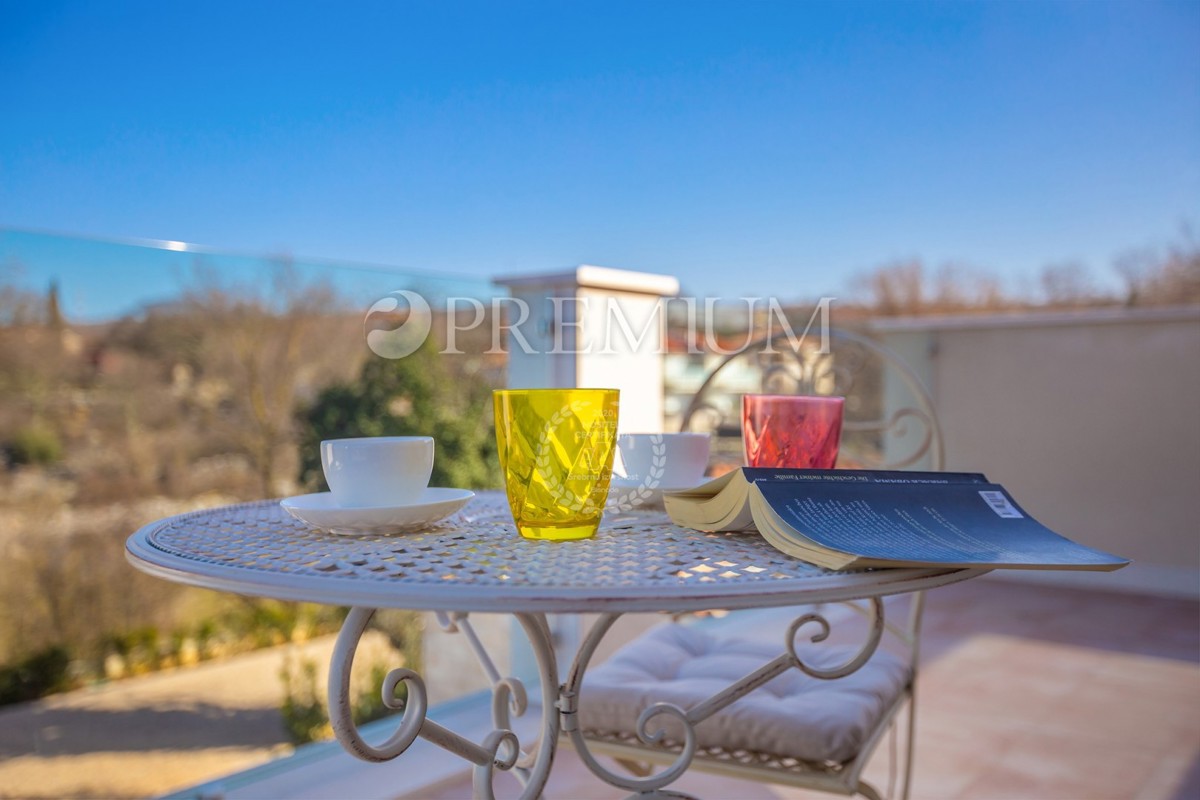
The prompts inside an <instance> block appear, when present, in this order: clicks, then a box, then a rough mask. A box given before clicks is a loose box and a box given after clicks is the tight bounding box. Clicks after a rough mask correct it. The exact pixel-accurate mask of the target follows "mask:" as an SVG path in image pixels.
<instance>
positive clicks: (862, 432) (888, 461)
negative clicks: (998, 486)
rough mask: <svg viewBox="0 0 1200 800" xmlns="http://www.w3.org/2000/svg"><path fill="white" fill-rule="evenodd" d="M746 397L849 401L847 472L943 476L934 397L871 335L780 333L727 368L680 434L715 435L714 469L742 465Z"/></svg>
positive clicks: (711, 380) (707, 381) (711, 382)
mask: <svg viewBox="0 0 1200 800" xmlns="http://www.w3.org/2000/svg"><path fill="white" fill-rule="evenodd" d="M746 391H758V392H762V393H765V394H810V395H837V396H842V397H845V398H846V406H845V420H844V422H843V427H842V444H841V449H840V454H839V457H838V466H839V467H843V468H864V469H928V470H940V469H942V468H943V461H944V451H943V445H942V433H941V429H940V428H939V426H938V422H937V416H936V414H935V413H934V408H933V401H932V400H931V399H930V397H929V393H928V392H927V391H926V389H925V387H924V385H923V384H922V382H921V380H920V378H919V377H918V376H917V374H916V373H915V372H914V371H913V370H912V369H911V368H910V367H909V366H908V364H906V363H905V362H904V360H903V359H902V358H901V357H900V356H899V355H897V354H896V353H894V352H893V351H891V350H890V349H888V348H886V347H884V346H883V345H881V344H879V343H878V342H876V341H875V340H873V339H871V338H870V337H868V336H866V335H864V334H861V333H857V332H854V331H848V330H845V329H837V328H831V329H829V331H828V336H827V337H821V339H820V340H818V339H816V338H815V337H813V338H810V337H803V338H801V339H800V340H798V341H797V340H795V339H794V338H792V337H791V336H789V335H786V334H784V333H780V334H778V335H776V336H773V337H770V338H764V339H761V340H759V341H757V342H754V343H752V344H750V345H749V346H748V347H745V348H743V349H741V350H739V351H738V352H736V353H733V354H732V355H729V356H727V357H725V358H724V359H723V360H722V361H720V362H719V363H718V364H717V365H716V366H715V367H714V368H713V369H712V370H711V371H710V372H709V373H708V374H707V376H706V377H705V378H704V381H703V383H702V384H701V385H700V387H699V389H697V391H696V392H695V394H694V395H693V396H692V399H691V402H690V404H689V405H688V406H687V408H686V409H685V410H684V412H683V415H682V417H681V422H680V430H683V431H710V432H711V433H712V434H713V461H714V464H713V466H714V467H716V466H718V465H724V466H729V465H740V464H741V463H742V460H741V459H742V450H741V394H743V393H745V392H746Z"/></svg>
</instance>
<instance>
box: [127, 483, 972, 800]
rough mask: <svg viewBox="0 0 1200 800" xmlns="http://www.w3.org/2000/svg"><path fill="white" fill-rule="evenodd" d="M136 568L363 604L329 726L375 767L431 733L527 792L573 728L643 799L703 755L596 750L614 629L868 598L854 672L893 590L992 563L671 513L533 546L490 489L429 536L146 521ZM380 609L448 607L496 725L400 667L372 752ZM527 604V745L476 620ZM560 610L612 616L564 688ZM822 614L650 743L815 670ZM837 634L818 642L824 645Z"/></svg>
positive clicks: (216, 585)
mask: <svg viewBox="0 0 1200 800" xmlns="http://www.w3.org/2000/svg"><path fill="white" fill-rule="evenodd" d="M126 554H127V556H128V558H129V560H130V562H131V563H132V564H133V565H134V566H135V567H137V568H138V569H141V570H143V571H145V572H148V573H150V574H152V575H156V576H158V577H161V578H165V579H167V580H171V581H176V582H179V583H185V584H190V585H194V586H201V587H205V588H209V589H218V590H223V591H228V592H234V593H238V594H249V595H259V596H264V597H273V598H278V599H282V600H301V601H307V602H318V603H328V604H332V605H345V606H351V607H352V609H351V611H350V614H349V615H348V617H347V618H346V621H345V623H344V625H343V627H342V631H341V633H340V635H339V637H338V642H337V646H336V647H335V649H334V653H333V657H332V661H331V665H330V673H329V707H330V720H331V722H332V725H333V728H334V731H335V732H336V734H337V737H338V739H339V740H340V741H341V743H342V745H343V746H344V747H345V748H346V750H348V751H349V752H350V753H352V754H354V755H355V756H358V757H359V758H362V759H364V760H368V761H386V760H390V759H392V758H396V757H397V756H399V755H400V754H401V753H403V752H404V751H405V750H406V749H407V748H408V747H409V745H411V744H412V742H413V741H414V740H415V739H416V737H417V736H420V737H422V738H424V739H427V740H429V741H431V742H433V743H434V744H436V745H438V746H440V747H442V748H444V749H446V750H449V751H451V752H453V753H455V754H457V755H459V756H461V757H463V758H465V759H467V760H468V761H470V762H471V763H472V764H474V793H475V795H476V796H477V797H491V796H492V775H493V772H494V770H496V769H500V770H512V771H513V772H514V774H516V775H517V777H518V778H519V779H520V780H521V782H522V783H523V784H524V792H523V794H522V797H525V798H534V797H538V796H539V795H540V794H541V790H542V787H543V786H544V785H545V782H546V779H547V777H548V775H549V771H550V767H551V764H552V762H553V760H554V753H555V749H556V746H557V743H558V738H559V736H560V734H566V735H567V736H569V737H570V738H571V742H572V745H573V746H574V747H575V748H576V749H577V750H578V752H579V754H580V756H581V758H582V759H583V761H584V763H585V764H587V766H588V768H589V769H591V770H592V771H593V772H594V773H595V774H596V775H597V776H598V777H600V778H601V779H603V780H605V781H607V782H609V783H611V784H613V785H615V786H618V787H621V788H624V789H627V790H629V791H631V792H634V793H642V794H646V795H653V794H655V793H657V794H659V795H664V794H669V793H667V792H662V791H661V790H662V789H663V787H665V786H667V785H668V784H669V783H671V782H672V781H674V780H675V779H677V778H678V777H679V776H680V775H682V774H683V772H684V771H685V770H686V769H687V767H688V764H689V762H690V761H691V758H692V756H693V755H694V752H692V750H694V748H684V750H683V752H681V753H680V755H679V758H678V759H677V760H676V761H675V762H674V763H673V764H671V765H670V766H669V767H668V768H667V769H665V770H664V771H662V772H660V773H658V774H657V775H653V776H650V777H647V778H633V777H629V776H624V775H619V774H616V773H613V772H611V771H609V770H607V769H606V768H604V767H603V766H602V765H600V764H599V763H598V762H597V761H596V760H595V759H594V758H592V757H591V755H590V753H589V752H588V749H587V744H586V742H585V741H584V739H583V736H582V733H581V732H580V731H579V729H578V725H577V718H576V712H577V709H578V703H579V698H580V694H581V690H582V687H583V679H584V675H585V673H586V671H587V667H588V662H589V660H590V659H591V656H592V654H593V653H594V652H595V649H596V646H597V645H598V644H599V642H600V640H601V639H602V638H603V637H604V635H605V633H606V632H607V631H608V630H609V628H611V626H612V625H613V623H614V622H615V621H616V620H617V619H618V618H619V617H620V616H621V615H622V614H624V613H626V612H685V611H698V610H704V609H714V608H721V609H743V608H765V607H775V606H787V605H799V604H817V603H826V602H836V601H842V600H862V599H865V600H869V601H871V603H872V606H873V611H874V618H873V625H872V630H871V633H870V635H869V636H868V639H867V641H866V642H865V643H864V644H863V646H862V648H861V650H860V651H859V652H858V653H857V655H855V657H854V658H852V659H851V660H850V661H848V662H846V664H844V665H842V667H841V668H839V669H838V670H834V671H825V672H823V673H822V674H819V675H817V676H818V677H839V676H841V675H845V674H849V673H850V672H853V671H854V670H856V669H858V667H860V666H861V665H862V664H863V663H865V662H866V660H867V659H868V658H869V657H870V656H871V654H872V653H873V652H874V651H875V648H876V646H877V645H878V643H879V638H880V635H881V633H882V630H883V608H882V603H881V601H880V598H882V597H884V596H887V595H893V594H902V593H907V592H914V591H921V590H924V589H930V588H934V587H937V586H942V585H945V584H949V583H955V582H957V581H961V580H965V579H967V578H971V577H974V576H976V575H979V574H981V573H982V572H983V571H981V570H951V569H889V570H864V571H856V572H829V571H826V570H823V569H820V568H818V567H815V566H812V565H811V564H807V563H805V562H802V561H798V560H796V559H793V558H791V557H789V556H787V555H784V554H783V553H781V552H779V551H778V550H776V549H775V548H773V547H772V546H771V545H769V544H768V543H767V542H765V541H764V540H763V539H762V538H761V537H759V536H758V535H757V534H754V533H743V534H724V533H722V534H714V533H703V532H700V531H694V530H690V529H687V528H681V527H678V526H676V525H674V524H673V523H672V522H671V521H670V519H669V518H668V517H666V516H665V515H664V514H663V513H661V512H652V511H635V512H619V513H616V514H606V517H605V520H604V522H603V523H602V524H601V526H600V530H599V531H598V532H597V534H596V536H595V537H593V538H591V539H585V540H580V541H573V542H549V541H533V540H527V539H523V538H522V537H521V536H520V535H518V534H517V532H516V530H515V528H514V526H513V524H512V518H511V516H510V515H509V512H508V507H507V505H506V502H505V499H504V496H503V495H502V494H500V493H492V492H486V493H482V494H480V495H479V496H477V497H476V498H475V499H473V500H472V501H471V503H469V504H468V505H467V506H466V507H465V508H464V509H463V510H462V511H460V512H459V513H457V514H455V515H454V516H452V517H450V518H448V519H446V520H443V521H442V522H440V523H438V524H436V525H433V526H431V527H430V528H429V529H428V530H426V531H424V532H421V533H409V534H403V535H379V536H339V535H334V534H329V533H325V532H322V531H319V530H314V529H312V528H310V527H308V526H306V525H304V524H303V523H301V522H298V521H297V520H295V519H293V518H292V517H291V516H289V515H288V514H287V513H286V512H284V511H283V509H281V508H280V507H279V504H278V503H277V502H274V501H262V502H257V503H247V504H242V505H235V506H227V507H224V508H217V509H211V510H207V511H197V512H192V513H188V514H181V515H179V516H175V517H170V518H167V519H164V520H160V521H158V522H155V523H152V524H150V525H147V526H145V527H144V528H142V529H141V530H139V531H138V532H137V533H135V534H133V536H131V537H130V538H129V540H128V542H127V543H126ZM379 608H404V609H418V610H430V611H435V612H438V619H439V622H440V623H441V624H442V626H443V627H444V628H446V629H447V630H459V631H461V632H463V633H464V634H465V635H466V637H467V639H468V641H469V642H470V643H471V646H472V648H473V649H474V650H475V652H476V655H477V656H478V657H479V658H480V661H481V663H482V664H483V666H484V669H485V671H486V672H487V674H488V675H489V677H490V678H491V680H492V684H493V703H492V716H493V723H494V727H495V729H494V730H493V731H492V733H490V734H489V735H488V736H487V737H485V739H484V741H482V742H473V741H470V740H468V739H466V738H465V737H462V736H460V735H458V734H456V733H454V732H453V731H450V730H448V729H446V728H444V727H442V726H440V725H438V724H437V723H436V722H434V721H433V720H432V719H429V718H428V717H427V710H428V703H427V695H426V691H425V684H424V681H423V679H422V678H421V676H420V675H419V674H417V673H416V672H414V671H413V670H410V669H394V670H392V671H391V672H390V673H388V675H387V678H386V679H385V681H384V686H383V694H384V700H385V702H386V703H389V704H392V706H393V707H395V701H394V699H393V698H394V696H395V689H396V687H397V686H398V685H399V684H400V683H401V682H404V683H405V684H407V689H408V699H407V702H406V703H405V704H404V709H403V715H402V716H401V720H400V723H399V725H398V727H397V729H396V730H395V732H394V733H393V734H392V735H391V737H390V738H388V740H387V741H385V742H383V743H382V744H380V745H378V746H373V745H371V744H368V743H367V742H365V741H364V740H363V738H362V737H361V736H360V735H359V732H358V730H357V728H356V726H355V725H354V723H353V721H352V720H351V717H350V668H351V665H352V663H353V658H354V653H355V651H356V649H357V647H358V642H359V639H360V637H361V636H362V634H363V632H364V630H365V629H366V626H367V624H368V623H369V621H370V619H371V617H372V616H373V614H374V613H375V610H376V609H379ZM475 611H477V612H496V611H504V612H511V613H512V614H513V615H514V616H515V617H516V619H517V620H518V621H519V622H520V624H521V627H522V628H523V629H524V632H525V635H526V636H527V637H528V639H529V642H530V645H531V647H532V650H533V653H534V656H535V658H536V661H537V667H538V673H539V678H540V691H541V697H542V702H541V709H542V720H541V723H542V724H541V726H540V735H539V736H538V738H537V739H536V740H535V741H534V742H531V743H529V744H526V745H522V743H521V742H520V741H519V739H518V737H517V735H516V734H515V733H514V732H513V731H512V726H511V724H510V722H511V717H510V713H511V714H517V715H520V714H522V713H524V711H525V708H526V702H527V698H526V692H525V687H524V686H523V684H522V683H521V681H519V680H517V679H516V678H512V677H502V676H500V675H499V673H498V671H497V670H496V669H495V667H494V665H493V664H492V662H491V659H490V658H489V657H488V655H487V653H486V651H484V649H483V648H482V646H481V645H480V644H479V641H478V638H477V637H476V636H475V635H474V632H473V630H472V629H471V627H470V621H469V619H468V614H469V613H470V612H475ZM550 613H599V614H600V617H599V618H598V619H597V621H596V623H595V624H594V625H593V626H592V628H591V629H590V630H589V631H588V632H587V633H586V634H585V636H584V638H583V641H582V643H581V644H580V647H579V650H578V652H577V653H576V654H575V657H574V659H573V661H572V664H571V668H570V670H569V672H568V674H567V678H566V679H565V681H563V682H561V683H560V681H559V678H558V675H559V673H558V665H557V663H556V658H555V653H554V648H553V643H552V637H551V632H550V627H549V624H548V622H547V619H546V615H547V614H550ZM814 622H815V623H816V624H818V625H819V626H821V627H822V628H823V631H824V633H825V634H827V633H828V632H829V623H828V622H827V621H826V620H825V619H824V618H823V617H821V616H820V615H818V614H805V615H804V616H802V617H800V618H798V619H797V620H796V621H794V622H793V623H792V625H791V627H790V629H789V630H788V633H787V638H786V640H785V646H784V649H785V652H784V653H783V654H782V655H781V656H780V658H778V659H775V661H772V662H771V663H770V664H767V665H765V666H764V667H763V668H762V669H760V670H758V671H756V672H755V673H753V674H751V675H748V676H746V677H745V678H743V679H742V680H741V681H738V682H736V683H735V684H734V685H732V686H730V687H728V688H727V689H726V690H724V691H722V692H720V693H719V694H717V695H715V696H714V697H712V698H710V699H709V700H708V701H706V702H705V703H703V704H701V706H702V708H699V709H692V710H690V711H685V710H684V709H679V708H677V707H675V706H670V705H668V704H658V705H656V706H653V707H651V709H647V713H646V714H643V718H642V719H641V720H639V724H638V728H639V736H643V735H644V736H645V737H646V738H647V740H649V739H652V738H654V732H653V731H652V730H651V729H650V725H649V723H650V720H651V718H653V717H655V716H658V715H659V714H670V715H672V716H675V717H676V718H678V719H679V720H681V721H682V722H683V723H684V725H685V726H687V727H689V728H690V727H691V726H694V725H695V724H697V723H699V722H700V721H702V720H703V719H706V718H707V717H709V716H711V715H712V714H715V713H716V712H717V711H719V710H721V709H722V708H724V707H726V706H728V705H729V704H731V703H733V702H734V701H736V700H737V699H738V698H740V697H742V696H744V695H745V694H747V693H748V692H750V691H753V690H754V689H755V688H757V687H758V686H761V685H762V684H764V683H766V682H767V681H769V680H771V678H773V677H775V676H776V675H778V674H781V673H782V672H783V671H786V670H787V669H791V668H793V667H794V668H799V669H802V670H805V671H806V672H809V674H814V672H813V671H812V669H811V668H809V667H807V666H806V665H805V664H804V663H803V662H802V661H801V659H800V658H799V657H798V656H797V655H796V650H795V646H794V640H795V637H796V635H797V633H798V632H799V629H800V627H802V626H804V625H806V624H808V623H814ZM820 638H823V637H822V634H817V635H816V636H814V637H813V640H814V641H817V640H819V639H820Z"/></svg>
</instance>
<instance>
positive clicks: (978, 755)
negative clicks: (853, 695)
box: [410, 577, 1200, 800]
mask: <svg viewBox="0 0 1200 800" xmlns="http://www.w3.org/2000/svg"><path fill="white" fill-rule="evenodd" d="M923 647H924V650H923V653H924V659H923V661H924V667H923V672H922V676H921V682H920V686H919V694H920V700H919V714H918V738H917V748H918V749H917V768H916V775H915V779H914V790H913V797H914V798H915V799H916V800H949V799H950V798H963V799H964V800H965V799H966V798H971V800H989V799H991V798H995V799H997V800H999V798H1012V799H1013V800H1017V799H1018V798H1019V799H1020V800H1032V799H1037V800H1100V799H1101V798H1113V800H1134V799H1135V798H1136V800H1194V798H1197V797H1200V606H1198V605H1197V603H1195V602H1191V601H1187V600H1176V599H1166V598H1159V597H1148V596H1141V595H1129V594H1116V593H1108V592H1095V591H1086V590H1079V589H1062V588H1053V587H1046V586H1041V585H1031V584H1026V583H1017V582H1010V581H1004V580H1000V579H994V578H990V577H988V578H984V579H980V580H976V581H973V582H969V583H966V584H959V585H955V586H950V587H946V588H943V589H939V590H936V591H934V592H932V593H930V595H929V604H928V607H927V614H926V627H925V636H924V644H923ZM886 750H887V742H886V741H885V742H884V743H883V744H882V745H881V747H880V750H879V751H878V752H877V753H876V756H875V760H874V761H873V763H872V764H871V766H870V767H869V769H868V775H869V777H871V778H873V779H874V780H873V782H874V783H875V785H876V786H880V787H881V788H882V787H886V785H887V764H888V758H887V752H886ZM514 785H515V784H514ZM499 788H500V789H501V790H503V789H506V788H509V787H505V786H500V787H499ZM672 788H676V789H679V790H682V791H690V792H692V793H695V794H696V795H697V796H699V797H703V798H709V800H719V799H721V798H729V799H730V800H733V799H734V798H736V799H737V800H756V799H761V800H767V799H768V798H778V800H807V798H810V797H817V796H819V795H814V794H811V793H807V792H803V791H800V790H796V789H789V788H786V787H770V786H763V785H758V784H751V783H746V782H743V781H735V780H730V779H726V778H719V777H714V776H709V775H691V776H688V777H686V778H685V779H684V780H682V781H680V782H679V783H677V784H676V785H675V786H673V787H672ZM469 796H470V781H469V779H465V778H464V779H462V780H460V781H456V782H453V783H449V784H444V785H442V786H441V787H439V789H438V791H436V792H427V791H426V792H421V793H420V794H419V795H410V797H414V798H415V797H420V798H421V799H422V800H426V799H427V800H453V799H457V798H465V797H469ZM623 796H625V793H623V792H620V791H617V790H615V789H612V788H611V787H607V786H605V785H603V784H600V783H599V782H597V781H596V780H595V779H594V778H593V777H592V776H591V775H590V773H588V772H587V771H586V770H585V769H584V768H583V766H582V765H581V764H580V763H579V761H578V759H577V758H575V756H574V755H573V754H572V753H571V752H570V751H569V750H567V749H564V750H563V751H562V753H561V754H560V756H559V758H558V759H557V761H556V763H555V771H554V774H553V775H552V777H551V780H550V783H549V785H548V787H547V790H546V797H548V798H571V799H572V800H601V799H603V798H617V797H623Z"/></svg>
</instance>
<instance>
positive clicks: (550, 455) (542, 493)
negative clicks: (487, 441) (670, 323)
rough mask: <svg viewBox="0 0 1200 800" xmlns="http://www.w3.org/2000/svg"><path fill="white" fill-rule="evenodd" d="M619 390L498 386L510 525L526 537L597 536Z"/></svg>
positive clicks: (498, 438) (500, 442)
mask: <svg viewBox="0 0 1200 800" xmlns="http://www.w3.org/2000/svg"><path fill="white" fill-rule="evenodd" d="M619 396H620V392H619V391H618V390H616V389H501V390H497V391H496V392H494V393H493V394H492V402H493V405H494V406H495V410H496V444H497V446H498V447H499V450H500V468H501V469H502V470H504V485H505V488H506V489H507V491H508V504H509V507H510V508H511V509H512V515H513V522H515V523H516V525H517V530H518V531H519V532H520V533H521V535H522V536H524V537H525V538H526V539H553V540H556V541H564V540H567V539H586V538H588V537H589V536H592V535H594V534H595V533H596V528H597V527H599V525H600V516H601V514H602V513H603V511H604V502H605V500H607V498H608V483H609V480H610V479H611V478H612V463H613V452H614V451H615V449H616V448H615V445H616V441H617V405H618V398H619Z"/></svg>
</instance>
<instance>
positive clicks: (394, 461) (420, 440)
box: [321, 436, 433, 508]
mask: <svg viewBox="0 0 1200 800" xmlns="http://www.w3.org/2000/svg"><path fill="white" fill-rule="evenodd" d="M321 468H322V469H323V470H324V471H325V481H326V482H327V483H328V484H329V490H330V491H331V492H333V499H334V502H336V503H337V504H338V505H339V506H342V507H343V508H364V507H369V506H402V505H410V504H412V503H415V502H417V501H418V500H419V499H420V498H421V494H422V493H423V492H424V491H425V488H426V487H427V486H429V476H430V474H432V472H433V439H432V438H431V437H429V436H368V437H363V438H361V439H327V440H326V441H323V442H321Z"/></svg>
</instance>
